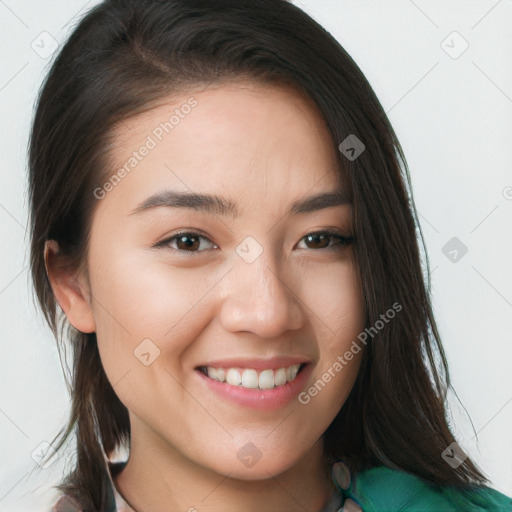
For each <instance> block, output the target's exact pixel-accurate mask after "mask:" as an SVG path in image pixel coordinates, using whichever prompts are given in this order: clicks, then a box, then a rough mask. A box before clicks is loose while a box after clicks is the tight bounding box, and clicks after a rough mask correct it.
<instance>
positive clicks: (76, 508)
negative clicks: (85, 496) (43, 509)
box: [50, 494, 83, 512]
mask: <svg viewBox="0 0 512 512" xmlns="http://www.w3.org/2000/svg"><path fill="white" fill-rule="evenodd" d="M82 510H83V509H82V507H81V506H80V504H79V503H78V502H77V501H76V500H74V499H73V498H72V497H71V496H68V495H67V494H62V495H61V496H59V498H58V499H57V501H56V502H55V504H54V505H53V508H52V510H51V511H50V512H82Z"/></svg>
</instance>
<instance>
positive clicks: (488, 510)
mask: <svg viewBox="0 0 512 512" xmlns="http://www.w3.org/2000/svg"><path fill="white" fill-rule="evenodd" d="M334 482H335V484H336V486H337V487H338V489H339V491H340V493H341V494H342V497H343V502H345V500H347V499H349V500H352V501H353V502H355V504H357V505H359V506H360V507H361V509H362V510H363V512H395V511H408V512H430V511H432V512H466V511H468V512H472V511H475V512H512V498H509V497H508V496H505V495H504V494H502V493H500V492H498V491H496V490H495V489H491V488H489V487H474V488H473V490H470V491H468V492H467V494H466V493H464V492H462V491H460V490H455V489H453V488H451V487H441V489H440V490H438V489H437V488H436V487H435V486H433V485H431V484H429V483H427V482H425V481H424V480H422V479H421V478H419V477H418V476H416V475H413V474H410V473H407V472H405V471H399V470H395V469H390V468H388V467H385V466H380V467H376V468H372V469H368V470H366V471H363V472H361V473H359V474H356V475H352V478H351V479H350V485H348V488H346V489H343V488H342V487H341V486H340V485H339V484H338V482H337V481H336V479H334ZM345 487H346V485H345ZM345 508H346V509H347V510H350V511H352V510H356V508H355V507H354V508H349V507H348V506H347V505H345Z"/></svg>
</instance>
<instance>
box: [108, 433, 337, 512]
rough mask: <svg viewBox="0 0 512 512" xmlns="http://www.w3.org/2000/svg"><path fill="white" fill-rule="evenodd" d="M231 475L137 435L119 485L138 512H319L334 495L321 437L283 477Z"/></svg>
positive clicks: (281, 474) (127, 500)
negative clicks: (195, 461) (151, 444)
mask: <svg viewBox="0 0 512 512" xmlns="http://www.w3.org/2000/svg"><path fill="white" fill-rule="evenodd" d="M226 473H227V474H220V473H218V472H216V471H212V470H210V469H208V468H205V467H204V466H200V465H198V464H196V463H194V461H191V460H190V459H186V458H184V457H180V455H179V454H178V453H176V452H175V451H174V452H173V451H172V450H169V449H167V450H162V447H161V446H160V447H157V446H154V445H153V446H150V445H148V444H147V443H144V442H140V439H138V438H137V437H134V436H133V432H132V439H131V447H130V458H129V460H128V462H127V464H126V467H125V468H124V469H123V471H121V473H119V474H118V475H117V476H116V477H115V478H114V483H115V485H116V488H117V490H118V492H119V493H120V494H121V496H122V497H123V498H124V499H125V500H126V502H127V503H128V504H129V505H130V506H131V507H132V508H133V509H134V510H135V511H136V512H149V511H151V512H168V511H169V510H182V511H186V512H197V511H201V512H240V511H243V512H261V511H262V510H265V511H269V512H274V511H276V512H278V511H279V512H296V511H297V510H311V511H315V512H317V511H321V510H322V509H323V508H324V507H325V506H326V504H327V503H328V501H329V500H330V498H331V496H332V494H333V493H334V491H335V487H334V485H333V484H332V482H331V478H330V476H329V473H328V471H327V468H326V466H325V464H324V460H323V444H322V440H321V439H320V440H319V441H318V442H317V443H315V444H314V445H313V446H312V448H311V449H310V450H309V451H308V452H307V453H306V454H305V455H304V456H303V457H302V458H301V459H299V460H298V461H297V462H296V464H294V465H293V466H292V467H290V468H288V469H286V470H285V471H283V472H281V473H280V474H276V475H271V474H270V473H268V478H264V479H258V480H247V479H243V480H242V479H237V478H232V477H231V476H230V474H231V473H232V472H230V470H229V468H228V470H227V472H226Z"/></svg>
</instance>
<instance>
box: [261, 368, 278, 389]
mask: <svg viewBox="0 0 512 512" xmlns="http://www.w3.org/2000/svg"><path fill="white" fill-rule="evenodd" d="M259 385H260V389H272V388H273V387H274V370H263V371H262V372H261V373H260V378H259Z"/></svg>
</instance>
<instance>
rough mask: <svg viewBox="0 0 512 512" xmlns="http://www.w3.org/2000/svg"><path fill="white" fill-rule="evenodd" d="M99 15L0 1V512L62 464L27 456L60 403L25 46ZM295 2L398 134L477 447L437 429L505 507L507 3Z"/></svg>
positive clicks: (459, 427) (511, 418) (462, 428)
mask: <svg viewBox="0 0 512 512" xmlns="http://www.w3.org/2000/svg"><path fill="white" fill-rule="evenodd" d="M96 3H97V1H96V0H93V1H90V2H85V1H84V0H59V1H57V0H52V1H48V0H45V1H44V2H42V1H41V0H0V42H1V53H2V65H1V67H0V105H1V114H2V115H1V118H0V129H1V132H0V141H1V165H0V236H1V240H2V250H1V251H0V311H1V335H2V340H1V343H2V356H3V357H2V358H1V359H0V375H1V387H0V390H1V391H0V433H1V435H0V461H1V464H0V512H6V511H28V510H39V511H41V510H45V509H47V508H48V507H49V506H50V504H51V502H52V501H53V500H54V499H55V492H54V491H53V490H52V489H51V486H52V485H53V484H55V483H56V482H57V481H58V480H59V479H60V478H61V476H62V472H63V471H65V470H67V469H69V467H68V466H66V465H65V463H64V459H59V460H58V461H57V462H55V463H54V464H53V465H51V466H50V467H48V468H46V469H41V470H40V471H37V469H38V466H37V464H36V462H35V461H34V460H33V459H32V457H31V454H32V453H33V452H34V450H36V449H37V447H38V446H39V445H40V443H42V442H45V441H50V440H51V439H52V438H53V437H54V435H55V434H56V432H57V431H58V429H59V428H60V427H61V426H62V425H63V422H64V421H65V419H66V416H67V412H68V410H67V408H68V395H67V391H66V387H65V384H64V380H63V377H62V371H61V367H60V363H59V359H58V356H57V351H56V348H55V343H54V341H53V338H52V336H51V334H50V331H49V329H48V328H47V327H46V325H45V324H44V322H43V320H42V316H41V315H40V314H39V313H38V312H37V311H36V309H35V307H34V301H33V299H32V291H31V288H30V286H31V284H30V280H29V275H28V251H27V247H28V235H27V234H26V232H25V228H26V225H27V199H26V197H27V196H26V147H27V138H28V132H29V125H30V121H31V117H32V108H33V104H34V101H35V97H36V93H37V90H38V87H39V84H40V83H41V80H42V78H43V75H44V72H45V70H46V68H47V66H48V63H49V61H50V59H51V57H48V56H46V55H42V56H41V55H38V53H37V52H36V51H35V50H34V49H33V47H32V45H33V46H34V47H35V48H38V52H39V54H45V53H47V52H48V51H50V50H51V49H52V48H51V46H50V45H49V41H50V39H49V38H48V36H46V35H44V34H43V35H41V33H43V32H48V33H49V34H50V35H51V36H52V37H54V38H55V39H56V40H57V41H58V42H59V43H62V42H63V41H64V39H65V37H66V36H67V34H68V33H69V31H70V30H71V29H72V27H73V25H74V24H75V23H76V21H77V20H78V17H79V16H81V15H82V14H83V13H84V12H85V11H86V10H87V9H88V8H90V7H91V6H92V5H94V4H96ZM295 3H296V4H297V5H299V6H300V7H302V8H303V9H304V10H306V11H307V12H308V13H310V14H311V15H312V16H313V17H314V18H316V19H317V20H318V21H319V22H320V23H321V24H322V25H323V26H325V27H326V28H327V29H328V30H329V31H330V32H331V33H332V34H333V35H334V36H335V37H336V38H337V39H338V40H339V41H340V43H341V44H342V45H343V46H344V47H345V49H346V50H347V51H348V52H349V54H350V55H351V56H352V57H353V58H354V59H355V61H356V62H357V63H358V65H359V66H360V67H361V69H362V70H363V72H364V73H365V74H366V76H367V78H368V80H369V81H370V83H371V85H372V86H373V88H374V89H375V91H376V93H377V95H378V97H379V99H380V101H381V102H382V104H383V106H384V109H385V110H386V112H387V113H388V115H389V117H390V120H391V122H392V124H393V126H394V128H395V130H396V131H397V134H398V137H399V139H400V141H401V143H402V145H403V148H404V151H405V154H406V157H407V160H408V163H409V165H410V169H411V176H412V182H413V191H414V197H415V200H416V205H417V207H418V210H419V212H420V215H421V225H422V229H423V231H424V235H425V237H426V242H427V248H428V254H429V257H430V261H431V271H432V292H433V299H434V307H435V313H436V315H437V320H438V323H439V327H440V331H441V335H442V338H443V341H444V347H445V349H446V352H447V356H448V359H449V363H450V369H451V375H452V379H453V385H454V387H455V390H456V391H457V393H458V396H459V398H460V399H461V401H462V403H463V405H464V407H465V408H466V410H467V412H468V414H469V416H470V417H471V420H472V422H473V425H474V429H475V431H476V432H477V434H478V435H477V437H475V436H474V431H473V430H472V426H471V422H470V421H469V419H468V417H467V415H466V414H465V412H464V409H463V408H462V407H461V406H460V404H459V403H458V402H457V401H456V400H455V399H454V397H453V395H450V408H451V418H450V422H451V424H452V425H453V429H454V433H455V435H456V437H457V440H458V441H459V444H460V445H461V446H462V447H463V448H464V449H465V450H466V451H467V452H468V453H469V454H470V455H471V456H472V457H473V459H474V460H475V461H476V462H477V463H478V464H479V465H480V467H481V468H482V469H483V470H484V472H486V474H487V475H488V476H489V477H490V479H491V481H492V485H493V487H494V488H496V489H498V490H499V491H501V492H503V493H505V494H507V495H509V496H512V462H511V461H512V457H511V454H512V438H511V435H510V432H512V404H511V401H512V379H511V372H510V366H511V362H512V357H511V356H512V339H511V334H510V325H511V319H512V314H511V313H512V271H511V264H512V259H511V257H510V256H511V253H512V251H511V246H512V242H511V234H512V229H511V220H512V172H511V161H512V144H511V141H510V139H511V135H512V66H511V64H512V62H511V60H510V56H511V55H512V34H511V33H510V26H512V1H511V0H500V1H496V0H489V1H487V0H480V1H468V0H460V1H453V0H451V1H446V0H439V1H426V0H414V1H412V0H393V1H390V0H366V1H365V0H307V1H302V2H300V1H296V2H295ZM453 31H457V32H458V33H459V34H460V36H458V35H453V34H452V32H453ZM462 38H463V39H464V40H465V41H467V43H468V44H469V47H468V48H467V50H466V51H465V52H464V53H462V54H461V55H460V56H459V55H458V54H459V53H460V51H461V50H462V49H463V48H464V40H463V39H462ZM33 41H35V42H34V43H33ZM443 41H444V43H443ZM447 52H448V53H447ZM449 53H451V56H450V55H449ZM454 57H457V58H454ZM454 236H456V237H457V238H459V239H460V240H461V241H462V242H463V243H464V244H465V245H466V246H467V248H468V252H467V254H465V255H464V256H463V257H462V258H459V259H458V261H457V262H453V261H450V259H448V257H447V256H445V255H444V254H443V252H442V248H443V247H444V245H445V244H446V243H447V242H448V240H450V239H451V238H452V237H454ZM439 456H440V457H441V454H439Z"/></svg>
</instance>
